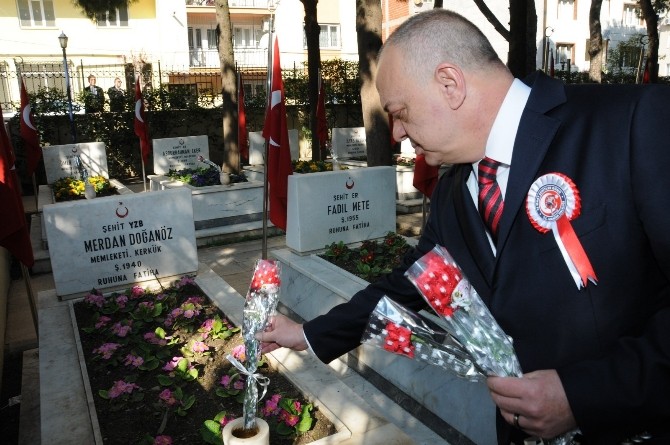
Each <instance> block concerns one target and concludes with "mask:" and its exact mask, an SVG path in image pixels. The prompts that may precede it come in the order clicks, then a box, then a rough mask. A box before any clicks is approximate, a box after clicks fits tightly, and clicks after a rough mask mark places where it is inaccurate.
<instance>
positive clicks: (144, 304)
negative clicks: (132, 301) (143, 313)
mask: <svg viewBox="0 0 670 445" xmlns="http://www.w3.org/2000/svg"><path fill="white" fill-rule="evenodd" d="M137 306H138V307H140V308H142V309H146V310H147V311H152V310H153V308H154V304H153V303H152V302H151V301H142V302H141V303H140V304H138V305H137Z"/></svg>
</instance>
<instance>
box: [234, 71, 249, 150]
mask: <svg viewBox="0 0 670 445" xmlns="http://www.w3.org/2000/svg"><path fill="white" fill-rule="evenodd" d="M237 145H238V148H239V150H240V156H241V157H242V159H246V160H248V159H249V134H248V133H247V113H246V110H245V108H244V86H243V85H242V74H240V73H237Z"/></svg>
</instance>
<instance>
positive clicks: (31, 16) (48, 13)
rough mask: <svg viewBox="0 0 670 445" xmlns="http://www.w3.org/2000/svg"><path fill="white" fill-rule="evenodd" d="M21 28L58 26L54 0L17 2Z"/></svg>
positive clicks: (24, 0)
mask: <svg viewBox="0 0 670 445" xmlns="http://www.w3.org/2000/svg"><path fill="white" fill-rule="evenodd" d="M17 5H18V7H19V20H20V21H21V26H45V27H46V26H56V16H55V14H54V4H53V0H17Z"/></svg>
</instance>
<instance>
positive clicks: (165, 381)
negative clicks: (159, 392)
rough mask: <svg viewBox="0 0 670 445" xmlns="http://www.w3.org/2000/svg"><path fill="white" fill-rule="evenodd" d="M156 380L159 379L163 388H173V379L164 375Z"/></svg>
mask: <svg viewBox="0 0 670 445" xmlns="http://www.w3.org/2000/svg"><path fill="white" fill-rule="evenodd" d="M156 378H157V379H158V383H160V384H161V386H172V383H173V382H172V378H170V377H168V376H166V375H163V374H160V375H158V376H156Z"/></svg>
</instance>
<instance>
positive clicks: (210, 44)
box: [207, 28, 219, 49]
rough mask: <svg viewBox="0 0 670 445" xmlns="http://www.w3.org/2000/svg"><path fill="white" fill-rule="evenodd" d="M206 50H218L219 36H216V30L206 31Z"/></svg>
mask: <svg viewBox="0 0 670 445" xmlns="http://www.w3.org/2000/svg"><path fill="white" fill-rule="evenodd" d="M207 48H208V49H218V48H219V36H217V35H216V29H211V28H210V29H208V30H207Z"/></svg>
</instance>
